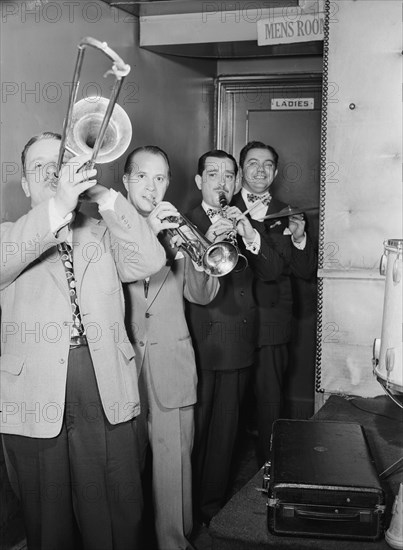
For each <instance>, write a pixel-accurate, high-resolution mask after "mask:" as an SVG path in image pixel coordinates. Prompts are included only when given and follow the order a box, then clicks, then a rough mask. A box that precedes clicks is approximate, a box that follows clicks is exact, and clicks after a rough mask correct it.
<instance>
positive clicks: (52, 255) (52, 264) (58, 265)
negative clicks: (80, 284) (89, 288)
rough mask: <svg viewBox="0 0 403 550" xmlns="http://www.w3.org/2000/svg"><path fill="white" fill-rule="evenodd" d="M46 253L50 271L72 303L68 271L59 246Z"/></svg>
mask: <svg viewBox="0 0 403 550" xmlns="http://www.w3.org/2000/svg"><path fill="white" fill-rule="evenodd" d="M45 254H46V258H45V262H46V263H47V266H48V269H49V272H50V274H51V275H52V277H53V278H54V280H55V283H56V285H57V286H58V288H59V289H60V291H61V292H62V294H64V295H65V296H66V300H67V301H68V303H69V304H70V297H69V292H68V283H67V279H66V272H65V270H64V267H63V263H62V260H61V259H60V254H59V251H58V249H57V246H54V247H52V248H50V249H49V250H48V251H47V252H46V253H45Z"/></svg>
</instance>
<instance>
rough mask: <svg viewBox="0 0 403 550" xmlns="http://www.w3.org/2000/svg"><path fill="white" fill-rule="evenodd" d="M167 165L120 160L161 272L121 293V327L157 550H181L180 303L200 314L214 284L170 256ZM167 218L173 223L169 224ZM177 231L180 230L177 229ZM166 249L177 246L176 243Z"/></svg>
mask: <svg viewBox="0 0 403 550" xmlns="http://www.w3.org/2000/svg"><path fill="white" fill-rule="evenodd" d="M169 181H170V167H169V160H168V157H167V155H166V153H165V152H164V151H163V150H162V149H160V148H159V147H156V146H145V147H139V148H138V149H135V150H134V151H133V152H132V153H131V154H130V155H129V156H128V158H127V161H126V165H125V173H124V177H123V182H124V185H125V187H126V189H127V192H128V198H129V201H130V202H131V203H132V204H133V205H134V207H135V208H136V209H137V211H138V212H139V213H140V214H141V215H142V216H143V217H144V218H145V219H146V220H147V222H148V224H149V226H150V227H151V229H152V231H153V232H154V234H155V235H158V237H159V239H160V242H161V243H162V245H163V246H164V248H165V253H166V265H165V266H164V267H163V268H162V269H161V270H160V271H159V272H158V273H157V274H156V275H153V276H152V277H149V278H147V279H143V280H139V281H137V282H136V283H131V284H129V285H128V286H127V288H126V290H127V293H126V294H127V325H128V330H129V334H130V339H131V341H132V343H133V346H134V349H135V351H136V359H138V361H137V367H138V371H139V385H140V399H141V408H142V413H141V418H142V421H143V426H142V427H143V428H145V430H144V431H145V432H147V428H148V437H147V434H146V437H143V438H140V439H141V440H142V441H141V443H142V446H143V450H144V451H145V446H146V443H147V440H149V443H150V447H151V450H152V487H153V489H152V491H153V500H154V512H155V529H156V535H157V541H158V547H159V548H160V549H161V550H164V549H167V548H175V549H182V550H185V549H187V548H190V547H191V545H190V543H189V541H188V540H187V537H188V536H189V535H190V533H191V530H192V525H193V522H192V484H191V481H192V474H191V452H192V446H193V434H194V404H195V402H196V384H197V376H196V365H195V358H194V351H193V347H192V342H191V339H190V334H189V330H188V327H187V324H186V320H185V314H184V297H185V298H186V299H187V300H188V301H190V302H194V303H197V304H199V305H200V307H203V304H207V303H209V302H210V301H211V300H212V299H213V298H214V297H215V296H216V294H217V292H218V288H219V282H218V279H216V278H213V277H209V276H208V275H207V274H206V273H205V272H204V271H203V270H202V269H199V268H198V267H196V265H195V264H194V263H193V261H192V260H191V259H190V258H189V256H188V255H187V254H185V255H184V254H182V252H180V251H178V249H177V248H172V244H173V243H172V239H171V236H170V235H169V234H168V235H167V230H168V231H169V230H172V229H175V228H177V227H178V223H175V221H172V219H176V218H177V217H178V216H179V212H178V211H177V210H176V208H175V207H174V206H173V205H172V204H171V203H169V202H167V201H164V200H163V198H164V195H165V192H166V190H167V188H168V185H169ZM172 217H173V218H172ZM181 229H182V228H181ZM173 240H174V244H177V245H179V244H180V238H179V236H178V235H176V236H175V237H173Z"/></svg>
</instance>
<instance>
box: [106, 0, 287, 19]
mask: <svg viewBox="0 0 403 550" xmlns="http://www.w3.org/2000/svg"><path fill="white" fill-rule="evenodd" d="M103 1H104V2H106V4H109V5H110V6H112V7H114V8H119V9H122V10H124V11H127V12H128V13H131V14H133V15H137V16H146V15H167V14H170V15H173V14H179V13H203V12H205V11H206V10H208V11H213V9H214V8H215V7H217V11H218V10H220V11H224V10H228V11H231V10H232V11H234V9H236V8H238V9H242V8H243V7H245V9H248V7H249V9H251V8H252V7H253V8H256V9H259V8H261V9H267V8H270V7H271V6H273V8H281V7H287V6H298V0H263V1H254V2H250V0H237V1H236V2H234V1H233V0H232V1H230V0H220V1H219V2H217V1H216V2H213V1H212V2H206V0H138V1H130V0H126V1H124V0H103Z"/></svg>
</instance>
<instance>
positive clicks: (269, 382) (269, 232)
mask: <svg viewBox="0 0 403 550" xmlns="http://www.w3.org/2000/svg"><path fill="white" fill-rule="evenodd" d="M239 165H240V168H241V170H242V176H241V177H242V189H241V191H240V192H239V193H238V194H237V195H235V196H234V198H233V201H232V204H233V205H235V206H237V207H238V208H239V209H240V210H241V211H243V212H244V211H245V210H249V211H250V213H249V214H248V218H249V219H250V220H251V222H252V224H253V226H254V227H256V228H257V229H258V231H259V232H261V233H262V234H263V235H264V236H265V238H266V240H267V242H268V243H269V244H270V245H271V246H272V247H273V248H274V249H275V250H277V251H278V253H279V254H280V256H281V258H282V260H283V263H284V270H283V273H282V274H281V276H280V277H279V278H278V279H277V280H272V281H262V280H261V279H258V278H256V280H255V284H254V293H255V298H256V302H257V305H258V319H259V334H258V348H257V357H256V368H255V373H254V375H255V379H254V388H255V396H256V404H257V427H258V433H259V446H258V447H259V449H258V460H259V463H261V464H263V463H264V461H265V460H267V457H268V452H269V443H270V435H271V427H272V423H273V422H274V420H276V419H277V418H279V417H280V414H281V405H282V391H283V382H284V377H285V372H286V369H287V366H288V348H287V345H288V342H289V341H290V339H291V324H292V303H293V296H292V289H291V280H290V276H291V275H294V276H296V277H301V278H304V279H309V278H310V277H311V276H312V275H313V274H314V272H315V269H316V254H315V252H314V249H313V246H312V243H311V241H310V240H309V237H308V236H307V234H306V232H305V221H304V217H303V215H302V214H300V215H294V216H290V217H282V218H277V219H276V218H274V219H268V220H264V221H256V220H262V218H263V217H264V216H265V215H267V214H272V213H276V212H279V211H280V210H282V209H283V208H285V207H286V206H287V205H286V204H284V203H282V202H280V201H278V200H277V199H275V198H274V197H272V196H271V194H270V186H271V184H272V183H273V180H274V178H275V177H276V175H277V166H278V154H277V152H276V151H275V149H274V148H273V147H271V146H270V145H266V144H264V143H262V142H259V141H252V142H249V143H248V144H247V145H246V146H245V147H244V148H243V149H242V151H241V153H240V160H239Z"/></svg>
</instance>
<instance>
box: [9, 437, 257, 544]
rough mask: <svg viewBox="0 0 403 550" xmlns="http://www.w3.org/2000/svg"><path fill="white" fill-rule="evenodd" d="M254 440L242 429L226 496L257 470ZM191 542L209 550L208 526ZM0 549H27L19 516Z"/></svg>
mask: <svg viewBox="0 0 403 550" xmlns="http://www.w3.org/2000/svg"><path fill="white" fill-rule="evenodd" d="M255 442H256V437H255V434H254V433H252V432H248V431H246V430H242V432H241V433H240V436H239V440H238V444H237V451H236V453H235V455H234V463H233V466H232V481H231V486H230V488H229V492H228V498H230V497H231V496H232V495H234V494H235V493H236V492H237V491H239V489H241V487H243V485H245V483H246V482H247V481H249V479H250V478H252V477H253V476H254V475H255V474H256V472H257V470H258V464H257V460H256V457H255ZM191 542H192V544H193V545H194V547H195V548H196V550H211V546H212V545H211V538H210V536H209V534H208V528H207V527H205V526H201V525H195V526H194V530H193V534H192V538H191ZM0 550H27V546H26V543H25V538H24V527H23V524H22V521H21V518H19V517H17V518H15V520H14V522H12V523H11V525H10V526H9V528H8V530H7V532H6V533H1V535H0ZM72 550H73V549H72ZM147 550H152V548H151V546H150V547H149V548H147Z"/></svg>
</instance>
